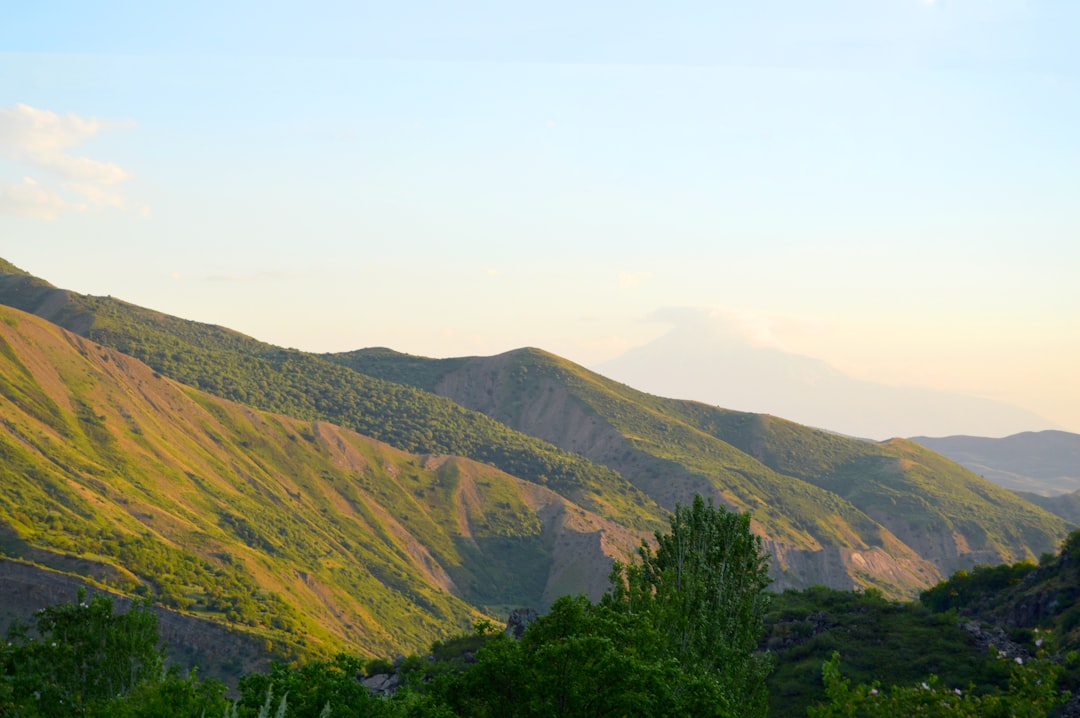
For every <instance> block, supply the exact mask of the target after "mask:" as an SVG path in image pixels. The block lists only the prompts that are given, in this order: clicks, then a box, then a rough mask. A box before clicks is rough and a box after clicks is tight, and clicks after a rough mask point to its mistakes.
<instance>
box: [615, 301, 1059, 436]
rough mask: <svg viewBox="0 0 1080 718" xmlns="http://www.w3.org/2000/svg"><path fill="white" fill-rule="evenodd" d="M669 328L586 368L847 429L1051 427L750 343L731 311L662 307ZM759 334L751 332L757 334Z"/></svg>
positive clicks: (909, 431)
mask: <svg viewBox="0 0 1080 718" xmlns="http://www.w3.org/2000/svg"><path fill="white" fill-rule="evenodd" d="M663 318H664V319H665V320H669V321H671V322H672V323H673V327H672V329H671V330H670V331H669V332H667V333H666V334H664V335H663V336H661V337H659V338H658V339H655V340H654V341H652V342H650V343H648V344H646V345H644V346H641V347H637V348H635V349H631V350H630V351H628V352H626V353H625V354H623V355H621V356H619V357H616V358H615V359H612V360H609V361H606V362H603V363H602V364H599V365H597V366H596V367H595V369H596V370H597V371H599V372H600V373H602V374H604V375H605V376H609V377H611V378H613V379H616V380H618V381H621V382H624V383H626V384H629V385H631V386H634V387H637V388H639V389H641V390H643V391H648V392H650V393H652V394H657V395H660V396H669V397H676V398H680V399H691V400H695V401H703V402H706V403H709V404H714V405H717V406H724V407H728V408H731V409H739V410H742V411H752V412H757V413H767V414H772V415H774V416H782V417H784V418H786V419H790V420H792V421H797V422H799V423H802V424H807V425H809V426H816V427H819V428H823V429H828V430H830V431H836V432H840V433H842V434H847V435H849V436H859V437H866V438H871V439H888V438H891V437H894V436H914V435H921V436H945V435H953V434H960V433H964V434H971V435H978V436H1005V435H1007V434H1014V433H1017V432H1021V431H1029V430H1032V429H1044V428H1055V425H1054V423H1053V422H1051V421H1049V420H1047V419H1045V418H1043V417H1040V416H1038V415H1037V414H1035V413H1033V412H1030V411H1027V410H1026V409H1022V408H1019V407H1015V406H1011V405H1009V404H1005V403H1002V402H997V401H991V400H988V399H981V398H977V397H970V396H964V395H961V394H954V393H949V392H942V391H936V390H933V389H925V388H919V387H901V386H889V385H885V384H876V383H873V382H868V381H863V380H859V379H854V378H852V377H850V376H847V375H845V374H844V373H843V372H841V371H839V370H837V369H835V368H833V367H831V366H829V365H828V364H827V363H825V362H824V361H822V360H820V359H815V358H812V357H808V356H803V355H800V354H795V353H792V352H789V351H786V350H784V349H781V348H778V347H777V346H774V345H771V343H770V342H768V341H760V340H756V339H755V337H754V336H753V329H751V330H750V332H749V333H748V331H747V328H746V327H744V326H740V325H739V323H738V322H737V321H736V320H735V319H733V318H732V317H725V316H723V315H719V314H716V313H710V312H706V311H701V310H695V309H680V310H672V311H668V312H665V313H664V315H663ZM759 339H760V338H759Z"/></svg>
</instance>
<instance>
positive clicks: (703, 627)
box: [605, 496, 771, 716]
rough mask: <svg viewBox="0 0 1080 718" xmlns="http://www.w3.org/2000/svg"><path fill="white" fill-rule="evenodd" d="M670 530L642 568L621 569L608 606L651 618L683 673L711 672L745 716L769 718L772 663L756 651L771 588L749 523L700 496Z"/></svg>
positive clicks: (643, 550)
mask: <svg viewBox="0 0 1080 718" xmlns="http://www.w3.org/2000/svg"><path fill="white" fill-rule="evenodd" d="M670 524H671V531H670V533H667V534H663V535H662V534H660V533H659V532H657V533H656V535H655V538H656V549H655V550H653V548H652V547H651V546H649V545H648V544H647V543H645V542H642V545H641V547H640V548H639V549H638V555H639V558H640V559H641V562H640V563H639V564H621V563H617V564H616V565H615V568H614V570H613V571H612V589H611V591H610V592H609V593H608V595H607V596H606V597H605V602H606V603H607V604H608V605H611V606H614V607H619V608H621V609H622V610H624V611H626V612H630V613H639V612H640V613H643V614H644V615H645V616H647V617H648V620H649V621H650V622H651V623H652V625H653V626H654V627H655V629H656V630H657V631H659V633H660V634H661V635H663V636H664V637H665V639H666V641H667V645H668V646H669V650H670V651H671V654H672V655H673V656H674V657H675V658H676V659H677V660H678V661H679V663H680V664H681V665H682V666H683V667H684V668H694V669H700V670H705V671H709V672H711V673H712V674H713V675H715V676H716V679H717V681H718V682H719V684H720V686H721V688H722V692H723V694H724V695H725V696H728V697H733V698H734V697H737V699H738V705H739V708H738V714H739V715H743V716H751V715H764V713H765V711H766V710H767V703H766V701H767V692H766V688H765V677H766V675H767V674H768V672H769V667H770V660H769V657H768V655H765V654H761V653H758V652H757V645H758V641H759V640H760V638H761V635H762V633H763V630H764V617H765V612H766V610H767V609H768V605H769V599H768V594H767V593H766V592H765V589H766V588H767V587H768V585H769V583H770V581H771V580H770V579H769V576H768V560H769V556H768V554H767V553H766V552H765V551H764V549H763V547H762V543H761V539H760V538H759V537H758V536H756V535H754V534H753V532H752V531H751V530H750V515H749V514H747V513H737V512H732V511H728V510H727V509H726V508H725V507H723V506H714V505H713V502H712V500H710V501H709V502H708V503H706V502H705V500H704V499H702V497H701V496H696V497H695V498H694V501H693V504H692V505H691V506H683V505H679V506H677V507H676V509H675V512H674V513H673V514H672V515H671V517H670Z"/></svg>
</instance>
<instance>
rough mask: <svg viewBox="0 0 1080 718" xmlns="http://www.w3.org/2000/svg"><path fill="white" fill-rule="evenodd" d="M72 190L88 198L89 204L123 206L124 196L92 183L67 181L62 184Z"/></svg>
mask: <svg viewBox="0 0 1080 718" xmlns="http://www.w3.org/2000/svg"><path fill="white" fill-rule="evenodd" d="M64 186H65V187H67V188H68V189H69V190H71V191H72V192H74V193H76V194H79V195H82V196H83V197H85V198H86V199H88V200H90V203H91V204H94V205H96V206H98V207H123V206H124V198H123V196H122V195H120V194H119V193H117V192H113V191H111V190H107V189H105V188H104V187H99V186H98V185H94V184H83V183H75V182H69V183H68V184H66V185H64Z"/></svg>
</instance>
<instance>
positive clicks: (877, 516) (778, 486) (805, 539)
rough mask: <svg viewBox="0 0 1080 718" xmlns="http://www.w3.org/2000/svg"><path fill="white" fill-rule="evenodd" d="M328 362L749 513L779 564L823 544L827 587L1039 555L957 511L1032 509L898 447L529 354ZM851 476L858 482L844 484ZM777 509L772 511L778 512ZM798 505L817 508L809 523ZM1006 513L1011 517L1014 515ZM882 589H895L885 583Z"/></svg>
mask: <svg viewBox="0 0 1080 718" xmlns="http://www.w3.org/2000/svg"><path fill="white" fill-rule="evenodd" d="M369 356H370V359H371V360H370V362H369V361H368V357H369ZM331 358H333V359H334V360H335V361H340V362H342V363H345V364H347V365H350V366H353V367H354V368H356V369H357V370H359V371H364V372H368V373H372V374H378V375H383V376H389V375H391V374H392V375H393V376H395V379H396V380H408V379H409V376H408V375H409V372H410V371H411V372H413V373H414V375H415V376H414V378H413V381H414V382H415V385H417V386H419V387H421V388H425V389H429V390H432V391H435V392H436V393H440V394H443V395H446V396H449V397H451V398H454V399H455V400H457V401H459V402H461V403H462V404H463V405H464V406H467V407H468V408H471V409H475V410H479V411H482V412H484V413H487V414H489V415H490V416H492V417H493V418H496V419H498V420H499V421H502V422H503V423H506V424H508V425H510V426H512V427H514V428H516V429H518V430H521V431H526V432H527V433H532V434H534V435H537V436H540V437H541V438H543V439H545V440H547V441H550V442H552V443H554V444H556V445H560V446H563V447H564V448H567V449H571V450H574V451H578V452H579V453H582V454H583V455H585V456H587V457H588V458H590V459H592V460H594V461H597V462H599V463H601V464H604V465H607V466H609V467H611V468H613V469H615V470H617V471H619V472H620V473H623V474H624V475H626V476H627V477H628V478H629V479H630V480H631V481H632V482H633V483H635V485H637V486H638V487H639V488H642V490H644V491H645V492H646V493H648V494H649V495H650V496H653V497H654V498H656V499H657V501H658V502H659V503H660V504H661V505H663V506H665V507H668V508H670V507H672V506H673V505H674V504H675V503H676V502H678V501H683V502H685V501H686V500H687V495H686V494H687V493H688V492H691V491H698V492H701V493H705V494H710V495H714V496H716V497H717V498H719V499H721V500H723V501H725V502H726V503H728V504H729V505H730V506H733V507H735V508H739V509H750V510H752V511H753V513H754V520H755V522H757V523H759V524H764V525H768V526H769V528H770V529H771V531H770V532H766V533H767V534H768V535H767V538H768V537H769V536H773V537H774V538H775V537H776V532H777V531H779V532H780V537H781V538H784V537H786V539H787V541H781V542H777V541H772V542H771V543H770V548H771V550H772V551H773V552H774V554H775V555H776V556H777V558H778V560H779V561H780V562H784V561H785V560H789V559H794V558H795V557H796V556H797V555H798V554H797V553H796V552H798V551H800V550H805V549H812V550H817V551H823V550H824V549H826V547H829V546H833V547H835V548H837V549H838V551H837V552H836V553H835V554H834V555H833V556H829V550H824V551H823V553H822V554H820V555H818V556H816V560H818V561H820V562H821V566H820V569H819V570H820V572H821V574H822V575H827V576H832V577H833V578H834V579H835V578H837V570H836V566H837V565H838V562H839V563H840V564H843V563H845V562H847V569H846V573H847V575H848V576H849V578H850V580H852V581H855V582H856V583H855V585H863V584H861V583H859V582H860V581H866V580H867V577H866V575H865V570H864V568H863V567H857V566H855V564H858V563H859V562H863V563H864V564H865V566H866V567H870V566H871V562H876V564H877V565H876V566H873V568H874V570H876V571H878V572H884V573H887V574H891V575H892V576H894V577H895V576H898V575H905V574H906V576H907V581H906V583H907V585H908V586H909V587H910V586H911V585H912V582H913V581H914V582H916V583H917V582H918V581H919V579H915V578H914V576H917V575H918V574H919V569H920V568H921V569H922V570H923V571H925V572H929V574H928V575H924V577H923V578H922V579H921V581H933V580H935V579H936V577H937V575H938V573H939V572H940V573H943V574H944V575H948V574H949V573H951V572H952V571H954V570H956V569H957V568H962V567H963V566H964V564H965V563H967V562H972V563H982V562H986V561H994V560H999V559H1005V560H1009V559H1008V558H1007V557H1009V556H1014V557H1015V558H1016V560H1019V559H1021V558H1032V557H1034V556H1037V555H1038V553H1037V552H1033V551H1031V550H1029V549H1024V548H1021V547H1023V546H1025V545H1026V543H1027V541H1028V540H1029V539H1030V537H1025V536H1023V535H1021V534H1019V533H1016V532H1012V531H1011V530H1009V529H1003V530H1000V531H1002V533H1000V534H999V535H1000V536H1001V540H1000V541H996V540H995V541H989V542H987V541H981V542H980V540H979V539H978V538H977V537H978V536H979V535H982V534H985V533H986V532H985V531H984V530H983V529H981V528H979V527H978V524H979V520H978V517H974V516H972V515H971V514H972V513H973V512H972V511H970V510H967V509H965V507H964V504H965V502H970V503H971V504H973V505H976V506H979V507H980V508H979V509H978V510H979V511H986V512H987V513H988V514H990V515H997V516H998V519H996V520H995V521H993V522H992V523H1000V524H1004V525H1011V524H1014V523H1017V522H1019V524H1020V525H1027V524H1029V523H1030V522H1031V521H1035V522H1044V523H1045V522H1047V521H1048V517H1047V515H1046V514H1045V513H1044V512H1042V511H1041V510H1040V509H1037V508H1036V507H1034V506H1032V505H1030V504H1028V503H1026V502H1016V501H1015V497H1014V496H1013V495H1012V494H1011V493H1010V492H1007V491H1005V490H1003V489H1000V488H998V487H994V486H992V485H990V484H987V483H986V482H984V481H983V480H981V479H980V478H979V477H977V476H975V475H973V474H971V473H970V472H967V471H966V470H964V469H963V468H962V467H960V466H958V465H955V464H952V463H951V462H948V461H946V460H943V459H941V457H938V456H936V455H935V454H933V453H932V452H929V451H927V450H925V449H923V448H921V447H918V446H917V445H915V444H913V443H911V442H907V441H905V440H893V441H891V442H877V443H875V442H868V441H864V440H857V439H851V438H849V437H843V436H840V435H837V434H832V433H830V432H825V431H821V430H816V429H811V428H809V427H803V426H800V425H797V424H794V423H793V422H788V421H785V420H782V419H778V418H775V417H769V416H765V415H757V414H748V413H745V412H735V411H729V410H724V409H719V408H717V407H710V406H708V405H705V404H702V403H700V402H689V401H682V400H675V399H666V398H663V397H657V396H653V395H649V394H645V393H644V392H640V391H637V390H636V389H633V388H632V387H629V386H626V385H625V384H621V383H619V382H616V381H614V380H611V379H608V378H606V377H603V376H601V375H599V374H596V373H595V372H591V371H589V370H587V369H585V368H584V367H580V366H577V365H574V364H573V363H572V362H569V361H567V360H565V359H562V358H560V357H557V356H555V355H552V354H550V353H548V352H545V351H543V350H539V349H534V348H525V349H519V350H514V351H511V352H506V353H504V354H500V355H497V356H495V357H469V358H461V359H452V360H446V359H435V360H428V363H427V364H426V365H425V364H424V361H423V359H422V358H419V357H408V356H407V357H405V358H404V359H403V360H402V361H401V362H395V356H394V353H393V352H390V351H388V350H385V349H377V350H370V351H369V350H358V351H355V352H348V353H342V354H338V355H334V356H333V357H331ZM521 397H529V398H528V399H527V400H522V399H521ZM567 406H576V407H577V415H576V416H577V418H576V419H573V420H567V417H568V416H570V415H571V414H570V413H568V411H567V409H566V407H567ZM583 427H584V428H583ZM605 432H606V433H605ZM601 435H604V436H606V438H604V439H601V438H600V437H601ZM800 446H801V447H802V448H798V447H800ZM810 450H812V451H818V452H821V451H824V452H825V454H826V457H825V458H824V459H822V460H820V461H819V462H818V463H817V464H815V463H813V462H812V461H811V462H810V464H809V465H810V469H811V470H801V469H800V467H801V466H803V465H805V464H807V461H808V459H813V456H814V455H813V454H812V451H810ZM808 451H810V453H808ZM784 452H788V453H787V454H785V453H784ZM830 452H831V453H830ZM829 455H833V456H834V457H835V458H834V463H836V464H837V465H836V466H831V465H830V464H829V463H828V461H827V460H826V459H827V458H828V456H829ZM844 462H848V463H850V464H851V466H848V465H846V464H844ZM836 472H840V473H841V474H842V475H840V476H836V475H835V474H836ZM934 475H938V476H944V477H948V482H943V483H947V484H948V488H949V490H950V491H957V492H959V496H958V497H953V496H949V495H947V492H942V491H940V490H938V488H937V487H936V486H935V484H936V483H938V482H936V481H935V479H934ZM671 477H678V478H680V479H681V480H682V481H684V482H685V485H683V486H682V487H681V488H680V489H679V490H678V491H676V490H675V489H674V488H673V487H674V486H675V484H676V482H675V481H667V479H669V478H671ZM856 478H858V479H865V480H864V481H862V482H861V483H856V481H855V479H856ZM838 479H839V480H840V481H839V483H838ZM898 489H902V490H903V491H907V492H912V491H914V492H917V495H918V496H919V497H920V498H918V501H917V502H916V505H915V506H913V507H908V508H907V509H905V511H907V512H908V513H910V512H911V511H912V510H916V509H917V511H918V514H919V515H920V516H923V515H925V514H926V513H927V512H929V513H930V514H931V515H933V516H936V517H937V518H936V519H935V521H934V523H933V530H932V531H930V533H927V529H926V526H924V525H923V524H922V523H920V522H918V521H916V522H915V523H912V522H911V521H907V520H906V519H904V516H905V513H904V512H903V511H896V510H895V504H892V505H889V504H888V502H889V501H890V498H889V496H890V495H891V494H893V493H896V491H897V490H898ZM680 491H681V493H679V492H680ZM924 494H925V495H926V498H922V495H924ZM849 499H850V500H851V501H854V503H852V502H851V501H849ZM941 504H944V505H946V506H948V507H949V509H950V511H951V512H952V513H953V514H955V515H956V516H957V520H956V521H955V522H954V521H953V520H952V519H950V517H949V516H947V515H946V514H945V512H943V511H941V510H939V509H938V508H936V507H937V506H938V505H941ZM778 505H779V506H782V507H785V508H784V509H783V510H782V511H778V510H777V506H778ZM808 505H814V506H827V507H829V508H828V509H826V510H825V513H824V514H822V513H821V511H820V510H811V509H809V508H808ZM994 507H997V508H994ZM864 509H865V511H864ZM1014 511H1018V512H1019V514H1018V515H1013V513H1012V512H1014ZM784 512H786V513H787V514H789V515H790V516H797V517H799V521H800V524H799V525H798V526H791V525H785V523H784V520H783V517H782V516H780V515H779V514H781V513H784ZM867 512H869V513H867ZM811 517H816V518H811ZM1036 517H1038V518H1036ZM1046 525H1054V526H1055V527H1056V528H1055V529H1054V530H1052V531H1051V532H1050V533H1048V534H1047V535H1045V536H1044V537H1043V538H1042V539H1039V540H1038V541H1037V544H1038V545H1040V546H1043V547H1045V548H1047V549H1049V548H1052V547H1053V546H1054V545H1055V542H1056V541H1057V540H1058V538H1059V537H1060V536H1061V535H1063V534H1062V533H1061V532H1062V531H1063V530H1064V529H1063V527H1062V526H1060V525H1057V524H1056V522H1054V521H1049V523H1047V524H1046ZM995 530H997V529H991V531H995ZM969 533H970V534H971V535H970V536H969V535H968V534H969ZM897 537H899V538H897ZM905 543H907V544H912V543H914V544H915V545H917V546H918V549H917V550H916V551H914V552H912V551H911V549H910V548H908V546H906V545H905ZM784 544H786V545H784ZM885 545H888V547H889V550H891V551H893V552H895V553H896V555H895V556H893V558H894V559H895V563H894V564H893V565H892V566H891V567H889V568H888V569H886V568H885V566H884V565H882V564H883V561H882V558H883V557H882V556H881V555H880V552H878V554H876V555H875V553H874V549H881V548H883V547H884V546H885ZM1005 546H1011V547H1012V548H1011V549H1009V548H1004V547H1005ZM852 549H854V551H852ZM1014 549H1015V550H1017V551H1018V553H1014ZM860 551H869V553H861V552H860ZM846 552H847V553H846ZM920 552H922V553H923V554H924V555H925V554H926V553H929V554H930V555H932V556H933V559H932V560H933V561H934V568H929V567H927V566H926V565H925V564H923V565H922V566H919V562H918V561H913V560H912V557H913V555H917V554H918V553H920ZM796 563H797V562H796ZM886 563H887V562H886ZM968 565H970V564H968ZM860 572H861V573H860ZM839 573H841V574H843V573H844V572H839ZM776 578H777V579H778V583H779V586H780V587H784V586H786V585H787V578H788V577H785V575H784V572H783V571H781V572H780V573H779V574H778V575H777V576H776ZM885 588H886V590H888V591H893V592H895V591H896V586H895V585H893V586H889V585H887V584H886V586H885ZM909 590H910V588H909Z"/></svg>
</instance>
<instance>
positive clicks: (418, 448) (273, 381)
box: [0, 273, 663, 530]
mask: <svg viewBox="0 0 1080 718" xmlns="http://www.w3.org/2000/svg"><path fill="white" fill-rule="evenodd" d="M0 304H6V305H8V306H12V307H15V308H18V309H22V310H23V311H26V312H30V313H32V314H37V315H39V316H42V317H44V318H46V319H48V320H50V321H52V322H54V323H56V324H58V325H60V326H62V327H64V328H66V329H69V330H71V331H74V332H75V333H77V334H80V335H82V336H85V337H87V338H89V339H92V340H93V341H95V342H98V343H100V344H103V345H105V346H109V347H112V348H114V349H117V350H119V351H121V352H123V353H125V354H128V355H130V356H133V357H135V358H137V359H139V360H140V361H143V362H145V363H146V364H148V365H149V366H151V367H152V368H153V369H155V370H156V371H158V372H159V373H161V374H162V375H164V376H168V377H170V378H172V379H175V380H177V381H179V382H181V383H184V384H187V385H189V386H193V387H196V388H199V389H202V390H203V391H205V392H207V393H210V394H213V395H215V396H219V397H222V398H225V399H230V400H232V401H236V402H239V403H242V404H247V405H249V406H253V407H256V408H259V409H263V410H266V411H272V412H275V413H280V414H285V415H287V416H292V417H295V418H298V419H304V420H310V421H314V420H322V421H328V422H331V423H334V424H337V425H340V426H343V427H346V428H349V429H353V430H354V431H357V432H359V433H361V434H363V435H365V436H370V437H372V438H375V439H378V440H380V441H384V442H386V443H388V444H390V445H391V446H395V447H397V448H399V449H403V450H405V451H410V452H414V453H421V454H428V453H432V454H453V455H457V456H465V457H469V458H472V459H476V460H477V461H482V462H485V463H489V464H492V465H493V466H496V467H498V468H500V469H502V470H503V471H506V472H507V473H510V474H513V475H514V476H518V477H521V478H523V479H527V480H529V481H533V482H535V483H539V484H541V485H545V486H549V487H550V488H552V489H554V490H556V491H558V492H559V493H561V494H563V495H564V496H567V497H568V498H570V499H571V500H573V501H575V502H576V503H579V504H581V505H582V506H583V507H585V508H588V509H590V510H592V511H595V512H597V513H600V514H602V515H604V516H607V517H609V518H612V519H615V520H617V521H619V522H620V523H623V524H626V525H629V526H633V527H636V528H639V529H648V530H653V529H655V528H658V527H660V526H662V518H661V517H662V514H663V512H662V511H661V510H660V509H659V507H658V506H656V504H655V503H654V502H652V501H650V500H649V499H648V497H647V496H645V495H644V494H643V493H642V492H641V491H639V490H637V489H636V488H634V487H633V486H632V485H631V484H630V483H629V482H627V481H626V480H625V479H624V478H623V477H622V476H620V475H619V474H618V473H617V472H615V471H612V470H611V469H609V468H606V467H603V466H599V465H597V464H595V463H592V462H590V461H588V460H586V459H584V458H582V457H581V456H579V455H576V454H573V453H571V452H568V451H564V450H561V449H558V448H556V447H554V446H552V445H550V444H547V443H545V442H542V441H539V440H537V439H536V438H534V437H531V436H528V435H526V434H523V433H520V432H517V431H513V430H511V429H509V428H508V427H506V426H505V425H503V424H500V423H498V422H496V421H492V420H491V419H490V418H488V417H487V416H484V415H483V414H480V413H477V412H473V411H468V410H465V409H463V408H462V407H461V406H459V405H458V404H456V403H454V402H452V401H449V400H447V399H445V398H442V397H439V396H436V395H434V394H431V393H429V392H425V391H418V390H417V389H415V388H413V387H411V386H406V385H403V384H397V383H393V382H390V381H385V380H383V379H377V378H374V377H370V376H366V375H363V374H360V373H358V372H355V371H352V370H350V369H348V368H346V367H343V366H341V365H339V364H335V363H333V362H329V361H326V360H325V359H323V358H320V357H318V356H316V355H313V354H308V353H305V352H300V351H296V350H292V349H282V348H280V347H275V346H273V345H270V344H266V343H263V342H260V341H257V340H255V339H252V338H250V337H247V336H244V335H242V334H239V333H237V332H234V331H231V330H229V329H224V328H222V327H218V326H213V325H208V324H201V323H198V322H192V321H187V320H184V319H179V318H177V317H172V316H168V315H165V314H161V313H159V312H154V311H151V310H148V309H144V308H141V307H137V306H134V305H131V304H127V303H125V302H122V301H120V300H117V299H113V298H111V297H94V296H86V295H80V294H76V293H73V292H68V291H64V290H61V289H57V288H55V287H53V286H52V285H50V284H48V283H47V282H45V281H43V280H40V279H37V278H34V277H31V276H29V275H26V274H25V273H22V274H19V273H14V274H2V273H0Z"/></svg>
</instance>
